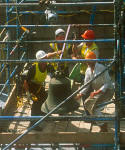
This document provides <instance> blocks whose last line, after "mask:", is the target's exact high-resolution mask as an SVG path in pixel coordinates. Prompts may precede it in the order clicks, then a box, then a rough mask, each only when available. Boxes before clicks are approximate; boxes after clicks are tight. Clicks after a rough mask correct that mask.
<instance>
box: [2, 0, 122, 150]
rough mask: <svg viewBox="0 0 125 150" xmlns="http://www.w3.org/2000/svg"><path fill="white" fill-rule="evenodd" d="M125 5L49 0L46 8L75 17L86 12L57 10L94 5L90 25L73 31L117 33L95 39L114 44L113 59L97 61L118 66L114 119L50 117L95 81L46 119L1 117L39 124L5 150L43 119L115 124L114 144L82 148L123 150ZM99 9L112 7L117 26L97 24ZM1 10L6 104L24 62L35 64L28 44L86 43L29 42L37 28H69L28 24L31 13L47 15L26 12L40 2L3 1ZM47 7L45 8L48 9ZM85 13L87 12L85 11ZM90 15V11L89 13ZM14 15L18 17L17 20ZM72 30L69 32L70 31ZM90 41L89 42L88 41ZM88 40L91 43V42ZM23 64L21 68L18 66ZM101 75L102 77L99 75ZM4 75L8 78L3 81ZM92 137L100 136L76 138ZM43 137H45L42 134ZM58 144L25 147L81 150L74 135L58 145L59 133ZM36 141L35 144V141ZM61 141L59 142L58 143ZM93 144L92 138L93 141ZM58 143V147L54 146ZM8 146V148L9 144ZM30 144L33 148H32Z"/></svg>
mask: <svg viewBox="0 0 125 150" xmlns="http://www.w3.org/2000/svg"><path fill="white" fill-rule="evenodd" d="M124 3H125V2H124V1H123V0H112V1H111V0H106V1H104V2H103V1H102V2H100V1H98V0H95V1H94V2H93V1H90V2H88V1H85V0H77V1H75V0H69V1H68V2H67V1H65V0H63V1H61V2H58V1H53V0H52V1H51V0H50V1H49V4H48V5H47V7H50V8H53V9H55V10H56V13H57V14H60V15H65V14H75V13H81V12H83V11H81V9H80V10H75V9H74V10H72V11H66V10H60V11H59V10H58V7H59V8H60V7H61V8H63V7H65V8H67V7H73V8H74V7H76V8H77V7H79V8H81V7H83V6H92V10H90V11H91V13H90V21H89V24H80V23H79V24H70V28H71V27H74V28H75V27H76V28H78V27H85V28H86V27H87V28H93V27H97V28H98V27H105V28H107V27H112V28H113V30H114V33H113V34H114V38H101V39H95V40H92V41H94V42H102V43H113V45H114V56H113V58H110V59H97V60H95V61H99V62H111V63H110V65H108V67H107V68H106V70H108V69H109V68H111V66H112V65H114V64H115V101H111V102H110V103H115V116H113V117H90V116H88V117H87V116H86V117H83V116H77V117H76V116H59V117H52V116H50V115H51V114H52V113H53V112H54V111H55V110H57V109H58V108H59V107H60V106H61V105H63V104H64V103H65V102H66V101H68V100H69V99H70V98H71V97H73V96H74V95H76V94H77V93H78V92H79V91H80V90H81V89H82V88H84V87H85V86H87V85H88V84H90V83H91V82H92V80H91V81H90V82H89V83H88V84H87V85H83V86H82V87H81V88H80V89H78V90H77V91H75V92H74V93H73V94H72V95H70V96H69V97H68V98H67V99H66V100H64V101H63V102H62V103H60V104H59V105H58V106H57V107H56V108H55V109H54V110H52V111H50V112H49V113H48V114H47V115H45V116H43V117H40V116H39V117H33V116H32V117H14V116H0V120H1V121H2V120H9V121H10V120H16V121H18V120H37V122H36V123H35V124H34V125H33V126H32V127H30V128H29V129H27V130H26V131H25V132H24V133H23V134H21V135H18V134H17V135H16V134H15V136H14V137H13V139H14V140H11V142H10V143H9V144H7V143H0V144H1V148H2V149H3V150H6V149H8V148H10V147H11V146H12V147H16V143H17V142H18V141H20V139H22V137H23V138H25V139H27V138H29V137H30V136H31V135H30V136H28V134H27V133H29V131H31V130H32V129H33V128H34V127H36V126H37V125H38V124H40V123H41V122H42V121H43V120H45V119H46V118H47V119H48V120H57V121H62V120H63V121H64V120H65V121H68V120H74V121H78V120H82V121H86V120H87V121H91V122H92V121H113V122H114V126H115V132H114V133H113V134H107V136H111V138H114V139H113V141H114V143H112V141H109V142H108V141H107V140H106V141H107V142H108V143H105V144H102V143H101V142H102V141H101V142H100V141H99V140H98V142H99V143H98V144H93V143H92V144H90V145H89V146H87V145H85V144H84V145H83V146H82V147H83V148H85V149H87V150H89V149H90V148H91V147H92V148H93V149H100V150H101V149H114V150H120V149H121V147H122V146H123V143H124V142H123V141H124V134H121V133H120V123H121V121H123V120H124V119H123V118H122V117H121V116H120V115H121V110H122V109H123V108H122V106H121V105H124V90H125V88H124V83H125V79H124V59H125V58H124V57H125V52H124V49H125V48H124V45H125V43H124V42H125V41H124V33H125V31H124V30H125V29H124V15H125V12H124V5H125V4H124ZM97 6H98V7H99V6H113V9H114V10H113V11H114V23H113V24H110V23H109V24H104V23H103V24H94V19H95V15H96V11H97V9H96V7H97ZM0 7H1V8H2V10H4V9H5V14H6V16H5V17H6V20H5V22H6V23H5V24H2V23H1V24H0V31H1V33H0V39H1V40H0V43H1V45H2V47H1V48H0V50H1V60H0V63H1V68H0V77H1V79H2V80H1V81H4V83H2V84H1V91H0V96H1V98H3V99H5V100H4V101H6V100H7V99H8V97H9V95H10V93H11V92H12V89H13V87H14V84H13V80H11V79H13V78H14V77H15V75H16V72H18V71H20V69H21V68H22V66H23V65H24V64H25V63H32V62H36V60H35V59H29V52H28V50H27V45H28V44H31V43H32V44H34V43H35V44H41V43H44V44H45V43H64V44H65V43H80V42H84V41H85V40H68V39H67V38H66V39H65V40H61V41H57V40H50V39H49V40H48V39H47V40H46V38H45V40H39V39H38V38H36V39H37V40H30V39H28V36H29V34H31V33H32V35H34V29H36V28H42V29H43V30H44V29H45V28H47V29H54V28H57V27H65V28H66V27H69V24H58V23H57V24H49V22H48V24H42V25H41V24H37V25H34V24H29V23H28V15H31V14H41V15H43V14H45V12H44V11H43V10H42V11H41V10H40V11H36V10H33V11H25V9H24V10H23V8H26V9H27V7H31V8H33V7H35V8H37V7H39V2H38V0H32V1H30V0H2V1H1V2H0ZM45 7H46V6H45ZM85 12H86V11H85ZM87 13H88V12H87ZM14 15H15V17H14ZM21 16H23V17H24V18H25V22H24V21H23V23H24V24H22V23H21V19H20V17H21ZM69 30H70V29H69ZM10 32H14V34H15V33H16V34H15V35H13V37H11V35H10ZM68 33H69V31H67V34H68ZM67 36H68V35H67ZM86 41H87V40H86ZM88 41H89V40H88ZM40 61H41V62H63V61H66V62H75V63H76V62H83V61H86V60H83V59H79V60H71V59H54V60H53V59H49V60H40ZM19 64H21V65H19ZM4 75H5V76H4ZM99 75H100V74H99ZM3 76H4V77H5V78H4V79H3ZM2 104H3V105H1V106H0V107H1V109H0V110H2V109H3V108H4V103H2ZM108 104H109V103H108ZM89 134H92V135H93V136H94V138H96V136H99V135H97V134H93V133H84V134H78V135H77V133H76V134H75V135H74V137H75V136H80V137H81V138H84V137H89ZM33 136H35V137H36V136H37V135H33ZM43 136H44V135H43ZM55 136H56V138H55V141H54V142H53V141H52V140H51V141H50V143H53V144H50V143H49V144H43V143H44V142H42V143H40V140H42V141H44V139H43V138H42V139H40V140H38V142H39V144H38V143H37V144H34V145H33V144H32V143H25V142H24V143H25V144H24V147H25V148H28V147H40V148H50V149H56V148H58V149H61V148H64V147H68V148H74V149H80V148H81V144H80V143H81V141H82V139H81V141H80V140H76V138H73V139H72V135H70V134H66V135H65V140H64V141H63V140H60V142H59V144H58V143H56V140H57V139H58V138H59V137H60V134H56V135H55ZM8 137H9V138H10V137H11V136H10V135H9V134H8ZM104 137H105V135H104V134H101V135H100V137H99V138H102V139H104ZM69 138H71V139H72V141H74V142H71V141H70V140H69ZM122 140H123V141H122ZM34 141H36V140H35V139H34ZM57 141H58V140H57ZM66 141H69V142H68V143H67V144H61V143H63V142H65V143H66ZM89 142H91V139H90V141H89ZM55 143H56V144H55ZM6 144H7V145H6ZM29 145H30V146H29Z"/></svg>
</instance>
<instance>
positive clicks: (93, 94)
mask: <svg viewBox="0 0 125 150" xmlns="http://www.w3.org/2000/svg"><path fill="white" fill-rule="evenodd" d="M100 92H102V91H101V90H97V91H95V92H91V93H90V97H91V98H93V97H94V96H95V95H97V94H99V93H100Z"/></svg>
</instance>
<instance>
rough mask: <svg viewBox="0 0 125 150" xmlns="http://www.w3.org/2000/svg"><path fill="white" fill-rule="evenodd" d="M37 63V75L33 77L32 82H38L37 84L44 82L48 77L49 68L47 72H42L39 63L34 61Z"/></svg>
mask: <svg viewBox="0 0 125 150" xmlns="http://www.w3.org/2000/svg"><path fill="white" fill-rule="evenodd" d="M34 64H35V70H36V72H35V76H34V78H33V79H32V82H34V83H36V84H42V83H43V82H44V81H45V79H46V76H47V70H46V71H45V72H43V73H42V72H41V71H40V70H39V66H38V63H34Z"/></svg>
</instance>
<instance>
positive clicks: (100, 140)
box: [0, 132, 125, 144]
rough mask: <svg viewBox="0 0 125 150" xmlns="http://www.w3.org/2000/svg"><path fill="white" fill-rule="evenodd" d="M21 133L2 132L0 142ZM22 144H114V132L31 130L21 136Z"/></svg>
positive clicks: (123, 137)
mask: <svg viewBox="0 0 125 150" xmlns="http://www.w3.org/2000/svg"><path fill="white" fill-rule="evenodd" d="M19 135H20V134H18V133H15V134H11V133H1V134H0V144H8V143H10V142H12V141H13V140H14V139H16V138H17V137H18V136H19ZM17 143H20V144H32V143H35V144H40V143H83V144H114V133H97V132H93V133H77V132H57V133H43V132H30V133H29V134H27V135H25V136H24V137H23V138H21V139H20V140H19V141H18V142H17ZM120 143H121V144H124V143H125V133H121V134H120Z"/></svg>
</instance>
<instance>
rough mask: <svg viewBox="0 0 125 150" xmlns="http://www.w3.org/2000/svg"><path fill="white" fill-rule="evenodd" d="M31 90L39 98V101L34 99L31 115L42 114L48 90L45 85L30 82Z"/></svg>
mask: <svg viewBox="0 0 125 150" xmlns="http://www.w3.org/2000/svg"><path fill="white" fill-rule="evenodd" d="M29 91H30V92H31V93H33V94H34V95H35V96H36V97H37V99H38V100H37V101H33V104H32V108H31V116H41V115H42V112H41V106H42V104H43V103H44V102H45V100H46V99H47V92H46V91H45V88H44V87H43V86H41V85H38V84H35V83H32V82H31V83H30V84H29Z"/></svg>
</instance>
